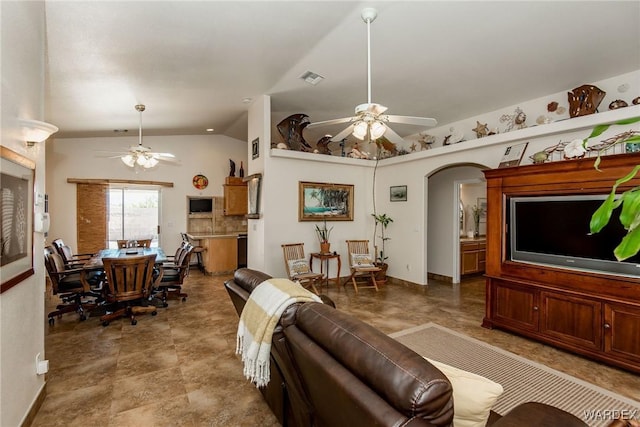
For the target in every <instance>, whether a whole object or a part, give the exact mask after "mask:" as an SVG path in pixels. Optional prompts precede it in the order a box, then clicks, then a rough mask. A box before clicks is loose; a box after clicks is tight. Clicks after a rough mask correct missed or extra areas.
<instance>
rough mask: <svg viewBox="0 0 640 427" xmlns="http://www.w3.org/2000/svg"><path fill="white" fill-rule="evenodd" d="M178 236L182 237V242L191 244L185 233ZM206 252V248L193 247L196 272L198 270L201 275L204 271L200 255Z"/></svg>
mask: <svg viewBox="0 0 640 427" xmlns="http://www.w3.org/2000/svg"><path fill="white" fill-rule="evenodd" d="M180 236H182V241H183V242H186V243H191V242H190V239H189V236H187V233H180ZM206 250H207V249H206V248H204V247H202V246H200V245H193V253H194V254H195V255H196V262H197V266H198V270H200V271H201V272H203V273H204V272H205V270H204V262H203V261H202V253H203V252H204V251H206Z"/></svg>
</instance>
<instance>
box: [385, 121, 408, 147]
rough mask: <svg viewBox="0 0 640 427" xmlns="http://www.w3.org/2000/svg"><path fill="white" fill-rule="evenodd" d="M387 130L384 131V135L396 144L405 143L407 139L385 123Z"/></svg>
mask: <svg viewBox="0 0 640 427" xmlns="http://www.w3.org/2000/svg"><path fill="white" fill-rule="evenodd" d="M385 126H386V128H387V130H386V131H385V132H384V137H385V138H387V139H388V140H389V141H391V142H393V143H394V144H404V143H406V142H407V141H405V140H404V138H402V137H401V136H400V135H398V134H397V133H396V132H395V131H394V130H393V129H391V128H390V127H389V126H387V125H385Z"/></svg>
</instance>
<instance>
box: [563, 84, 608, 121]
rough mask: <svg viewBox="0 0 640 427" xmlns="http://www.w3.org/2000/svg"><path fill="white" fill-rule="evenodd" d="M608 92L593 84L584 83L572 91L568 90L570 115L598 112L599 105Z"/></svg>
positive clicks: (585, 114) (576, 115)
mask: <svg viewBox="0 0 640 427" xmlns="http://www.w3.org/2000/svg"><path fill="white" fill-rule="evenodd" d="M606 94H607V92H605V91H603V90H601V89H598V88H597V87H596V86H593V85H582V86H580V87H577V88H575V89H574V90H573V91H571V92H567V96H568V98H569V116H570V117H572V118H573V117H580V116H587V115H589V114H593V113H595V112H597V111H598V106H599V105H600V103H601V102H602V100H603V99H604V96H605V95H606Z"/></svg>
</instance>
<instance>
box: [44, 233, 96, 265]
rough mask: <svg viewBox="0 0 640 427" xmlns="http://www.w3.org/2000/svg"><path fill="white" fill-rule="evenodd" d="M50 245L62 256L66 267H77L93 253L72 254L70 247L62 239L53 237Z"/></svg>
mask: <svg viewBox="0 0 640 427" xmlns="http://www.w3.org/2000/svg"><path fill="white" fill-rule="evenodd" d="M51 246H53V247H54V248H55V250H56V251H57V252H58V254H59V255H60V256H61V257H62V261H63V262H64V264H65V266H66V268H78V267H81V266H82V265H83V264H84V263H86V262H87V261H89V260H90V259H91V258H92V257H93V256H94V254H88V253H87V254H74V253H73V250H72V249H71V247H70V246H69V245H67V244H65V243H64V241H63V240H62V239H59V238H58V239H54V240H53V241H52V242H51Z"/></svg>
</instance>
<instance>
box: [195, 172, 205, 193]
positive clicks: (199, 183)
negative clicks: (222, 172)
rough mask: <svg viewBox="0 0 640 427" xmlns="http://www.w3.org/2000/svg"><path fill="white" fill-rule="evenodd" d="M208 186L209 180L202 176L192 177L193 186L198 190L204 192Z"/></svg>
mask: <svg viewBox="0 0 640 427" xmlns="http://www.w3.org/2000/svg"><path fill="white" fill-rule="evenodd" d="M207 185H209V180H208V179H207V177H206V176H204V175H196V176H194V177H193V186H194V187H196V188H197V189H198V190H204V189H205V188H207Z"/></svg>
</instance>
